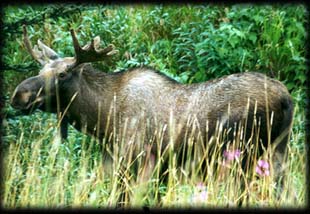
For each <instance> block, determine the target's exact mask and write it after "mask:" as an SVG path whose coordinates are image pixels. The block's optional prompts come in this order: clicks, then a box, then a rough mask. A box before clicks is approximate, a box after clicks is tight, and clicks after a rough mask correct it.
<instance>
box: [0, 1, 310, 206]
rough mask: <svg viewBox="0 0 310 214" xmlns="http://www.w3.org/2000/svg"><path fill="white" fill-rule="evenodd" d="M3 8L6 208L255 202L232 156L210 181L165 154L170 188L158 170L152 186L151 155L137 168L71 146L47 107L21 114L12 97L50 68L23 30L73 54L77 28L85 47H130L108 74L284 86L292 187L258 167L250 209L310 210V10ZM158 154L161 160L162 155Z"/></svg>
mask: <svg viewBox="0 0 310 214" xmlns="http://www.w3.org/2000/svg"><path fill="white" fill-rule="evenodd" d="M3 11H4V17H3V21H4V27H3V31H4V42H5V46H4V47H3V53H4V55H3V61H4V85H3V88H4V95H5V98H6V100H7V105H6V106H5V108H4V110H3V114H4V116H5V117H4V120H3V124H2V125H3V128H4V131H5V132H4V136H2V141H3V146H2V150H3V151H2V154H3V157H2V159H3V161H2V163H3V182H2V183H3V184H2V185H3V190H2V191H1V204H2V206H3V207H4V208H7V209H14V208H81V207H82V208H114V207H116V206H117V205H118V202H119V197H120V196H121V195H122V196H123V201H122V205H123V206H125V207H131V208H132V207H142V206H149V207H157V208H188V207H191V208H197V207H203V208H218V207H224V208H232V207H237V206H238V201H239V200H240V197H242V196H244V195H243V194H244V193H242V192H240V186H241V185H242V184H241V180H242V179H243V178H244V177H245V175H243V174H242V173H241V170H240V169H241V166H240V159H239V158H240V156H239V154H238V153H234V154H228V155H227V156H225V155H222V154H220V155H219V152H214V155H213V156H212V157H210V160H211V161H210V162H211V163H215V162H218V163H220V164H217V165H212V164H211V165H210V167H209V168H208V169H209V170H208V172H207V176H202V175H200V174H199V172H198V171H199V167H197V165H196V166H193V165H191V164H190V161H188V162H187V163H185V164H184V165H183V166H181V167H180V166H177V164H176V156H175V155H174V154H175V153H174V151H173V149H170V150H167V151H166V152H167V158H168V160H169V161H168V171H169V176H168V181H167V182H166V183H162V182H160V181H161V180H160V176H161V175H160V174H159V169H160V168H161V167H162V166H161V164H162V162H161V161H158V162H156V167H155V171H154V172H153V174H152V178H151V179H150V180H148V181H143V182H142V181H141V180H140V179H139V178H141V177H143V173H144V170H145V169H147V167H148V166H147V165H145V164H144V163H143V162H141V158H140V155H143V154H139V155H138V156H137V157H133V159H132V160H131V161H129V162H127V163H126V162H124V160H123V158H122V156H121V155H119V154H121V152H120V151H118V150H114V151H110V150H109V147H108V146H106V145H105V144H104V142H99V141H98V140H97V139H95V138H92V137H91V136H88V135H85V134H83V133H80V132H77V131H76V130H75V129H74V128H72V127H69V135H68V139H67V140H65V141H62V140H61V139H60V135H59V129H58V128H59V127H57V120H56V116H55V115H52V114H48V113H43V112H41V111H39V110H37V111H36V112H35V113H34V114H32V115H18V112H16V110H14V109H13V108H12V107H11V106H10V105H9V99H10V96H11V95H12V93H13V90H14V88H15V86H16V85H17V84H19V83H20V82H21V80H23V79H25V78H27V77H30V76H33V75H36V74H37V72H38V70H39V66H38V65H37V64H36V63H35V62H34V61H33V60H32V59H31V57H30V56H29V54H28V53H27V51H26V50H25V48H24V47H23V45H22V24H26V25H27V26H28V28H29V35H30V38H31V40H32V41H33V42H34V41H36V40H37V39H42V40H43V41H44V42H45V43H46V44H47V45H49V46H50V47H53V49H54V50H57V51H58V53H60V55H61V56H73V46H72V41H71V37H70V33H69V28H70V27H73V28H75V29H78V35H79V39H80V40H81V41H82V42H85V43H86V42H87V41H89V40H90V38H93V37H94V36H96V35H100V37H101V39H102V40H103V41H102V43H104V44H110V43H112V44H114V45H115V47H116V48H117V49H118V50H119V54H118V55H116V56H115V57H113V59H112V60H111V61H110V62H108V63H105V64H103V63H95V66H96V67H97V68H99V69H101V70H103V71H107V72H113V71H119V70H122V69H128V68H132V67H137V66H142V65H147V66H151V67H154V68H155V69H157V70H159V71H160V72H162V73H164V74H166V75H168V76H169V77H171V78H173V79H175V80H177V81H178V82H181V83H184V84H191V83H196V82H203V81H207V80H210V79H213V78H217V77H221V76H223V75H227V74H231V73H237V72H249V71H257V72H262V73H265V74H267V75H269V76H273V77H274V78H276V79H279V80H280V81H282V82H283V83H284V84H285V85H286V86H287V88H288V90H289V91H290V93H291V95H292V97H293V99H294V105H295V111H294V123H293V129H292V133H291V136H290V140H289V144H288V159H287V162H285V163H283V164H285V173H284V174H285V177H284V179H283V184H284V185H283V188H282V189H281V190H279V189H278V188H277V186H276V185H275V182H274V176H273V172H272V171H273V169H270V174H269V173H268V174H263V173H260V172H258V171H257V169H256V166H257V164H259V163H258V162H255V164H253V165H252V166H251V167H252V170H250V171H251V172H250V173H249V175H246V177H247V178H250V180H249V182H248V186H247V187H246V194H248V205H245V204H243V205H242V207H254V208H256V207H263V208H265V207H268V208H283V207H284V208H291V207H294V208H304V207H305V206H306V205H307V201H306V192H307V187H306V149H305V99H306V93H305V87H306V86H305V81H306V74H305V71H306V65H305V41H306V32H305V24H306V15H307V14H306V8H305V7H304V6H303V5H297V4H293V5H276V4H275V5H226V6H225V5H207V4H205V5H198V4H197V5H142V4H137V5H69V4H67V5H66V4H59V5H30V6H29V5H27V6H26V5H23V6H21V7H16V6H7V7H5V8H4V10H3ZM108 137H109V136H106V138H108ZM191 137H192V136H190V135H189V136H188V141H189V142H191V141H190V139H191ZM120 142H121V141H120ZM218 144H219V145H221V138H220V137H219V139H218ZM119 148H120V149H119V150H121V145H120V147H119ZM172 148H173V147H172ZM129 152H130V150H129ZM199 152H200V151H199V150H198V149H197V147H193V153H194V157H187V159H189V160H194V159H195V157H196V156H195V155H196V154H198V153H199ZM241 152H242V151H241ZM157 155H158V157H159V158H158V160H161V157H162V156H163V154H157ZM229 155H230V156H229ZM231 155H232V156H231ZM196 161H197V160H196ZM133 163H135V164H138V168H139V169H140V170H139V171H138V172H137V175H133V174H132V173H131V172H130V169H131V167H132V166H133ZM198 165H199V160H198ZM124 166H126V167H125V168H124ZM268 169H269V168H268ZM189 172H190V173H189Z"/></svg>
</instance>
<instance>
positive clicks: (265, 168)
mask: <svg viewBox="0 0 310 214" xmlns="http://www.w3.org/2000/svg"><path fill="white" fill-rule="evenodd" d="M255 171H256V173H257V174H259V175H261V176H269V174H270V171H269V163H268V162H267V161H264V160H259V161H258V162H257V166H256V169H255Z"/></svg>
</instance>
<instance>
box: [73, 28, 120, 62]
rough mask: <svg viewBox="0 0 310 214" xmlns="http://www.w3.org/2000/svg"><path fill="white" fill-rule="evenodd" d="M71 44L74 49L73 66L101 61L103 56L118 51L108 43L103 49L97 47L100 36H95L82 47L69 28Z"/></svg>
mask: <svg viewBox="0 0 310 214" xmlns="http://www.w3.org/2000/svg"><path fill="white" fill-rule="evenodd" d="M70 32H71V36H72V40H73V46H74V51H75V66H76V65H79V64H81V63H85V62H97V61H102V60H103V59H104V58H107V57H109V56H112V55H114V54H116V53H118V50H115V49H114V48H115V47H114V45H112V44H110V45H108V46H107V47H106V48H104V49H99V44H100V37H99V36H96V37H95V38H94V39H92V40H91V42H90V43H89V44H87V45H85V46H84V47H81V46H80V44H79V41H78V39H77V37H76V34H75V31H74V30H73V29H71V30H70Z"/></svg>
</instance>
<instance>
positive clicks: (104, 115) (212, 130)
mask: <svg viewBox="0 0 310 214" xmlns="http://www.w3.org/2000/svg"><path fill="white" fill-rule="evenodd" d="M23 30H24V31H23V35H24V46H25V48H26V49H27V50H28V52H29V53H30V55H31V56H32V57H33V58H34V59H35V60H36V61H38V62H39V63H40V64H41V65H42V66H43V68H42V69H41V70H40V72H39V74H38V75H37V76H34V77H30V78H28V79H26V80H24V81H23V82H21V83H20V84H19V85H18V86H17V87H16V89H15V91H14V94H13V96H12V99H11V105H12V106H13V107H14V108H16V109H21V110H24V111H30V109H31V110H34V109H37V108H39V109H41V110H43V111H46V112H52V113H58V114H59V115H61V116H60V117H59V119H60V120H62V124H63V127H66V125H65V123H66V122H68V123H70V124H72V125H73V126H74V127H75V128H76V129H77V130H85V131H86V132H87V133H89V134H91V135H94V136H96V137H98V138H99V139H103V138H104V137H105V136H108V135H109V134H110V133H112V132H114V133H115V130H116V132H118V134H119V135H121V136H122V137H123V138H124V139H125V140H124V141H122V142H124V143H125V144H126V143H128V142H131V143H133V144H135V145H136V147H137V148H136V149H137V150H143V149H146V145H152V146H151V149H150V151H151V153H153V154H156V152H157V151H158V150H159V149H161V150H164V149H165V148H166V147H167V146H169V145H170V143H171V142H172V144H173V146H174V148H179V147H182V146H184V144H185V143H186V132H187V130H191V132H192V136H195V137H194V140H197V141H198V140H200V141H202V142H204V143H205V144H208V143H210V144H211V143H212V142H211V141H212V139H214V137H215V134H216V133H217V131H218V130H220V129H221V130H226V134H227V136H226V141H225V142H227V143H226V144H228V142H232V141H233V138H234V137H235V134H234V133H235V132H234V131H233V130H236V129H238V128H239V129H240V128H241V129H242V130H243V131H242V133H243V134H242V136H240V138H242V139H243V140H244V142H253V141H254V140H253V139H254V138H255V137H254V136H253V127H256V132H257V133H258V134H259V137H258V142H259V143H260V145H261V146H260V148H264V147H267V146H268V144H272V145H274V148H275V150H276V153H275V154H279V155H277V156H278V157H280V158H281V157H283V156H284V155H285V153H286V145H287V142H288V138H289V134H290V130H291V125H292V118H293V102H292V98H291V96H290V94H289V92H288V90H287V89H286V87H285V86H284V85H283V84H282V83H281V82H280V81H277V80H275V79H272V78H269V77H267V76H266V75H263V74H261V73H256V72H244V73H236V74H231V75H228V76H224V77H222V78H219V79H215V80H210V81H208V82H203V83H193V84H181V83H178V82H177V81H175V80H173V79H171V78H169V77H167V76H166V75H164V74H162V73H160V72H159V71H156V70H154V69H152V68H150V67H139V68H132V69H129V70H127V71H119V72H114V73H107V72H102V71H99V70H97V69H95V68H94V67H93V66H92V65H91V64H90V63H92V62H97V61H104V60H105V59H107V58H109V57H110V56H112V55H113V54H115V53H116V52H117V51H116V50H115V49H114V46H113V45H109V46H107V47H106V48H104V49H100V47H99V44H100V38H99V37H95V38H94V39H92V40H91V42H90V43H88V44H87V45H85V46H84V47H81V46H80V44H79V42H78V39H77V36H76V34H75V31H74V30H71V36H72V40H73V46H74V50H75V57H64V58H61V57H60V56H59V55H58V54H57V53H56V52H55V51H54V50H52V49H51V48H49V47H47V46H46V45H45V44H43V43H42V42H41V41H40V40H39V41H38V47H37V46H35V48H33V47H32V45H31V42H30V40H29V38H28V35H27V30H26V27H25V26H24V28H23ZM39 49H40V50H39ZM189 127H190V128H189ZM221 127H222V128H221ZM257 127H258V128H257ZM124 130H125V131H124ZM155 132H156V133H157V135H155V134H154V133H155ZM158 133H160V134H158ZM257 133H256V134H257ZM64 134H65V132H64ZM154 136H157V138H158V136H160V138H161V141H162V144H160V145H161V148H158V147H159V146H158V145H159V144H157V143H153V144H152V142H155V141H156V140H158V139H156V137H154ZM251 139H252V141H251ZM124 146H125V145H124ZM247 146H249V145H247Z"/></svg>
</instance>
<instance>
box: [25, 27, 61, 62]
mask: <svg viewBox="0 0 310 214" xmlns="http://www.w3.org/2000/svg"><path fill="white" fill-rule="evenodd" d="M23 41H24V45H25V47H26V49H27V51H28V52H29V53H30V55H31V56H32V57H33V59H35V60H36V61H38V62H39V63H40V64H41V65H45V64H46V63H47V62H48V61H49V60H54V59H57V58H59V56H58V54H57V53H56V52H55V51H54V50H53V49H51V48H49V47H48V46H46V45H45V44H43V42H41V41H40V40H38V46H39V47H40V49H41V50H42V51H40V50H39V49H38V46H37V45H35V46H34V48H32V44H31V41H30V40H29V37H28V32H27V27H26V25H23Z"/></svg>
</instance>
